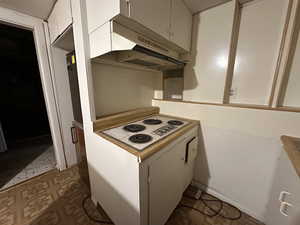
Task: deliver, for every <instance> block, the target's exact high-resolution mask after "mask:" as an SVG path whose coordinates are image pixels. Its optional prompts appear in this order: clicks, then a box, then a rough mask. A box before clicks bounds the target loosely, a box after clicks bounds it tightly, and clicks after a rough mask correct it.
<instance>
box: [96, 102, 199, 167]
mask: <svg viewBox="0 0 300 225" xmlns="http://www.w3.org/2000/svg"><path fill="white" fill-rule="evenodd" d="M154 115H160V116H164V117H170V118H175V119H180V120H184V121H187V122H189V123H188V124H186V125H185V126H183V127H182V128H181V129H178V130H177V131H175V132H174V133H172V134H170V135H168V136H166V137H165V138H163V139H161V140H159V141H158V142H156V143H154V144H153V145H150V146H149V147H147V148H145V149H144V150H143V151H138V150H136V149H135V148H133V147H130V146H128V145H126V144H124V143H123V142H121V141H118V140H116V139H114V138H112V137H110V136H108V135H106V134H105V133H103V132H102V131H104V130H106V129H109V128H111V127H117V126H122V125H125V124H128V123H130V122H133V121H137V120H140V119H143V118H145V117H147V116H154ZM126 118H128V119H127V120H126ZM107 121H110V122H109V124H107V126H102V125H101V124H105V123H106V122H107ZM197 126H199V121H196V120H189V119H185V118H179V117H174V116H168V115H162V114H159V109H158V108H157V107H149V108H143V109H137V110H132V111H130V112H125V113H120V114H114V115H112V117H111V118H110V116H106V117H105V118H104V120H103V121H101V119H99V120H97V121H95V122H94V132H95V133H96V134H97V135H99V136H101V137H103V138H105V139H106V140H108V141H110V142H112V143H114V144H115V145H117V146H119V147H121V148H122V149H124V150H126V151H128V152H129V153H131V154H133V155H135V156H136V157H137V158H138V160H139V161H140V162H142V161H143V160H145V159H147V158H148V157H150V156H152V155H153V154H155V153H156V152H158V151H160V150H161V149H163V148H164V147H165V146H167V145H168V144H169V143H171V142H172V141H174V140H175V139H176V138H178V137H179V136H181V135H183V134H185V133H186V132H188V131H190V130H191V129H192V128H194V127H197Z"/></svg>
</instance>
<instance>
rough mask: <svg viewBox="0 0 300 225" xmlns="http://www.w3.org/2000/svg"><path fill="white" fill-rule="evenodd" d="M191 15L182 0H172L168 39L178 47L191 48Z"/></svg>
mask: <svg viewBox="0 0 300 225" xmlns="http://www.w3.org/2000/svg"><path fill="white" fill-rule="evenodd" d="M192 21H193V16H192V14H191V12H190V11H189V9H188V8H187V7H186V5H185V4H184V2H183V1H182V0H172V10H171V33H170V39H171V41H172V42H174V43H176V44H177V45H178V46H179V47H181V48H183V49H185V50H187V51H189V50H190V48H191V38H192V37H191V35H192V32H191V31H192Z"/></svg>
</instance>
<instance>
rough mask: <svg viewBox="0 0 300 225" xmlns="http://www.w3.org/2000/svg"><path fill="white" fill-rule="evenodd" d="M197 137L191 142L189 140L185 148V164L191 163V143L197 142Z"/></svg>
mask: <svg viewBox="0 0 300 225" xmlns="http://www.w3.org/2000/svg"><path fill="white" fill-rule="evenodd" d="M195 139H196V137H193V138H192V139H191V140H189V141H188V142H187V143H186V146H185V160H184V163H188V161H189V152H190V143H191V142H192V141H193V140H195Z"/></svg>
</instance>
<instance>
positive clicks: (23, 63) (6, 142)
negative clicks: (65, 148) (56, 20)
mask: <svg viewBox="0 0 300 225" xmlns="http://www.w3.org/2000/svg"><path fill="white" fill-rule="evenodd" d="M0 49H1V51H0V70H1V77H0V109H1V110H0V190H1V189H5V188H7V187H10V186H12V185H15V184H17V183H20V182H23V181H25V180H27V179H30V178H32V177H34V176H37V175H40V174H42V173H45V172H47V171H49V170H51V169H54V168H55V165H56V160H55V154H54V147H53V142H52V137H51V131H50V126H49V120H48V115H47V109H46V104H45V99H44V94H43V87H42V83H41V76H40V70H39V63H38V59H37V53H36V48H35V40H34V36H33V32H32V31H31V30H26V29H22V28H18V27H15V26H11V25H6V24H0Z"/></svg>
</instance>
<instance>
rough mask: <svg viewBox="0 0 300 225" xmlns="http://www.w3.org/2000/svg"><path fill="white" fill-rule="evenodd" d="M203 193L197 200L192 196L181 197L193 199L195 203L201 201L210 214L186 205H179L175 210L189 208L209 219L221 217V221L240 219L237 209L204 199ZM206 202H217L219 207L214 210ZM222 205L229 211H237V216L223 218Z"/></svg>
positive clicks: (222, 202)
mask: <svg viewBox="0 0 300 225" xmlns="http://www.w3.org/2000/svg"><path fill="white" fill-rule="evenodd" d="M203 193H204V192H202V193H201V195H200V198H199V199H197V198H195V197H192V196H189V195H183V197H186V198H189V199H193V200H195V201H201V202H202V203H203V204H204V206H205V207H206V208H208V209H209V210H210V211H212V212H213V213H212V214H209V213H206V212H205V211H201V210H200V209H197V208H195V207H193V206H189V205H186V204H179V207H177V208H180V207H183V208H189V209H192V210H195V211H197V212H199V213H201V214H202V215H204V216H207V217H210V218H212V217H216V216H220V217H222V218H223V219H226V220H239V219H240V218H241V217H242V212H241V211H240V210H239V209H238V208H236V207H235V206H233V205H231V204H229V203H227V202H224V201H221V200H219V199H207V198H204V197H203ZM208 202H219V204H220V207H219V208H218V209H217V210H216V209H214V208H212V207H211V206H210V205H209V204H208ZM224 205H227V206H229V207H230V208H231V209H234V210H235V211H237V212H238V215H237V216H234V217H230V216H225V215H224V214H222V210H223V209H224Z"/></svg>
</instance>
